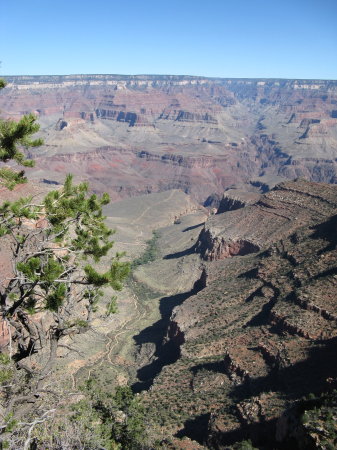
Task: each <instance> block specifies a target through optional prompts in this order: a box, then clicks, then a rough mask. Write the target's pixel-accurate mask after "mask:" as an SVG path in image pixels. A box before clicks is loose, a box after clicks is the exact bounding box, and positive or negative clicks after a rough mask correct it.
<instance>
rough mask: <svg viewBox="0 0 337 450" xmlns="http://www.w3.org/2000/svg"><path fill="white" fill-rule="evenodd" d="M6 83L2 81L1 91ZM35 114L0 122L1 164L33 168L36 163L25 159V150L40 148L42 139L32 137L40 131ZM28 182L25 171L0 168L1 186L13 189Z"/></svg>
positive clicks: (0, 82)
mask: <svg viewBox="0 0 337 450" xmlns="http://www.w3.org/2000/svg"><path fill="white" fill-rule="evenodd" d="M5 86H6V83H5V82H4V81H3V80H0V89H3V88H4V87H5ZM39 129H40V126H39V124H38V123H36V117H35V116H34V114H27V115H25V116H23V117H22V118H21V120H19V121H18V122H16V121H14V120H0V162H2V163H8V162H10V161H14V162H15V163H17V164H18V165H21V166H23V167H33V166H34V161H33V160H31V159H28V158H26V157H25V155H24V153H23V152H22V150H23V149H28V148H30V147H38V146H40V145H41V144H42V143H43V142H42V139H31V136H32V135H33V134H35V133H36V132H37V131H39ZM26 181H27V179H26V177H25V172H24V170H14V169H13V168H12V167H8V166H4V167H0V185H1V184H2V185H4V186H6V187H7V188H8V189H13V188H14V186H16V185H17V184H18V183H25V182H26Z"/></svg>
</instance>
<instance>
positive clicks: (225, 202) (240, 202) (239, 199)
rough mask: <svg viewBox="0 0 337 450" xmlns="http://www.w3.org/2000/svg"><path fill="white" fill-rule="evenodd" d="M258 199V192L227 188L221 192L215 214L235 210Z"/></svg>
mask: <svg viewBox="0 0 337 450" xmlns="http://www.w3.org/2000/svg"><path fill="white" fill-rule="evenodd" d="M259 199H260V194H257V193H254V192H246V191H240V190H238V189H229V190H228V191H226V192H225V193H224V194H223V197H222V199H221V202H220V204H219V208H218V211H217V214H221V213H224V212H227V211H235V210H236V209H240V208H244V207H245V206H248V205H253V204H254V203H256V202H257V201H258V200H259Z"/></svg>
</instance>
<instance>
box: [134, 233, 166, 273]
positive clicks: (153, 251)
mask: <svg viewBox="0 0 337 450" xmlns="http://www.w3.org/2000/svg"><path fill="white" fill-rule="evenodd" d="M159 238H160V232H159V231H156V230H155V231H153V232H152V238H151V239H149V240H148V241H146V249H145V251H144V253H143V254H142V255H141V256H140V257H139V258H136V259H135V260H134V261H133V262H132V264H131V269H132V270H134V269H136V268H137V267H138V266H141V265H143V264H147V263H149V262H152V261H154V260H155V259H156V258H157V257H158V255H159V249H158V239H159Z"/></svg>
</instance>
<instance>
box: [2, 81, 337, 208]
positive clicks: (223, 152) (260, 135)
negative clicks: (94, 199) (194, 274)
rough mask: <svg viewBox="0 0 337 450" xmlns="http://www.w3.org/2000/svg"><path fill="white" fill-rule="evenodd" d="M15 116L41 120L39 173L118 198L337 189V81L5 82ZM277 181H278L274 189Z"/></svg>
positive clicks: (6, 101) (5, 107)
mask: <svg viewBox="0 0 337 450" xmlns="http://www.w3.org/2000/svg"><path fill="white" fill-rule="evenodd" d="M7 81H8V86H7V87H6V89H4V90H2V92H1V94H0V110H1V111H2V114H3V115H5V116H7V117H14V118H16V117H18V116H20V115H22V114H24V113H26V112H30V111H32V112H34V113H35V114H37V115H38V117H39V122H40V123H41V126H42V132H41V135H42V137H43V138H44V139H45V146H44V147H43V148H42V149H39V150H37V151H36V152H34V155H32V156H34V157H38V158H37V159H38V165H37V167H36V169H34V170H33V171H31V176H34V177H35V179H36V180H38V181H40V180H44V179H47V180H51V181H54V182H61V181H62V179H63V178H64V174H65V173H67V172H68V171H69V169H71V170H72V172H74V173H75V174H76V175H77V176H78V177H79V178H83V177H85V178H86V179H88V180H89V181H90V183H91V184H92V185H93V186H94V189H95V191H97V192H102V191H103V190H108V191H109V193H110V194H111V196H112V197H113V198H114V199H120V198H124V197H126V196H132V195H135V194H137V195H138V194H143V193H148V192H158V191H163V190H169V189H172V188H178V189H182V190H183V191H184V192H186V193H189V194H192V195H193V196H194V198H196V199H197V200H198V201H199V202H200V203H203V202H204V201H205V200H206V199H207V197H209V196H212V195H214V194H218V195H220V194H222V193H223V191H224V190H225V189H228V188H229V187H231V186H236V187H238V186H242V185H248V184H249V183H250V182H252V183H253V184H254V185H255V186H260V188H261V190H263V189H265V181H264V180H266V179H268V180H269V182H268V183H267V185H270V184H273V183H272V182H271V181H272V180H278V181H279V179H280V177H283V178H290V179H293V178H297V177H305V178H307V179H309V180H312V181H319V182H329V183H336V180H337V163H336V153H337V138H336V133H335V129H336V124H337V118H336V106H335V105H336V101H337V82H336V81H321V80H276V79H275V80H262V79H261V80H257V79H254V80H249V79H220V78H219V79H215V78H214V79H208V78H202V77H189V76H151V75H149V76H147V75H144V76H118V75H69V76H40V77H39V76H35V77H34V76H21V77H8V78H7ZM274 184H275V183H274Z"/></svg>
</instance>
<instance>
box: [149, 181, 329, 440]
mask: <svg viewBox="0 0 337 450" xmlns="http://www.w3.org/2000/svg"><path fill="white" fill-rule="evenodd" d="M276 194H277V202H278V209H277V212H278V213H279V217H280V220H281V222H279V223H283V220H286V221H287V223H288V224H289V227H288V228H287V229H288V231H287V232H286V231H285V228H283V229H282V230H281V231H280V228H278V229H277V230H276V228H277V227H279V224H278V225H277V227H276V228H274V229H270V228H271V227H272V225H273V220H275V217H274V219H273V220H270V221H268V223H264V224H263V226H261V228H260V231H261V233H264V228H266V227H269V231H270V235H271V236H272V238H270V239H269V240H264V242H262V240H261V241H259V245H260V247H261V248H262V249H263V251H260V252H257V253H255V254H250V255H246V256H236V257H232V258H226V259H223V260H217V261H211V262H208V263H206V271H207V283H206V284H205V287H204V288H203V289H202V290H201V291H200V292H198V293H197V294H196V295H193V296H191V297H189V298H188V299H187V300H185V301H184V302H183V303H182V304H181V305H180V306H177V307H176V308H175V309H174V311H173V314H172V318H171V323H172V330H174V333H173V334H172V335H174V336H175V337H176V336H179V343H180V353H181V356H180V358H179V359H178V360H177V361H176V362H175V363H174V364H171V365H170V366H167V367H164V369H163V370H162V372H161V373H160V375H159V376H157V378H156V380H155V383H154V384H153V386H152V388H151V391H149V392H148V393H147V394H146V396H145V398H146V399H147V402H149V404H151V405H160V406H158V407H156V406H155V411H154V412H152V413H153V414H158V417H159V420H162V421H163V422H162V425H164V427H166V428H167V429H168V430H171V431H173V432H176V433H178V436H184V435H185V436H189V437H190V438H192V439H197V440H199V442H200V443H204V444H206V445H207V448H209V447H211V448H220V449H222V448H228V446H229V445H232V444H234V443H235V442H237V441H241V440H244V439H248V438H249V439H252V440H253V444H254V445H255V446H263V447H264V448H276V447H277V446H280V445H281V446H282V445H283V446H284V448H290V447H289V446H291V448H297V447H296V445H298V448H301V445H302V444H303V442H307V441H306V440H304V437H303V436H304V434H303V433H307V431H305V430H304V429H303V426H302V425H301V421H300V413H298V415H297V418H296V420H295V418H294V417H293V416H292V415H291V414H290V412H289V411H288V412H287V408H288V407H289V405H292V404H293V402H295V401H297V400H299V399H300V398H301V397H303V396H306V395H308V394H309V393H312V394H314V395H317V394H319V393H320V392H322V391H325V390H327V389H329V383H330V384H331V380H335V379H336V377H337V365H336V360H335V358H334V356H333V355H334V354H335V345H336V339H337V327H336V317H337V303H336V289H337V284H336V279H335V278H336V273H337V254H336V249H335V247H336V242H337V241H336V226H337V204H336V201H335V199H336V198H337V190H336V187H334V186H327V185H326V186H324V185H323V186H321V185H316V184H313V183H306V182H303V181H299V182H296V183H285V184H284V185H281V186H278V187H277V188H276V189H275V190H274V191H273V192H271V193H270V195H269V196H267V197H265V198H264V199H263V200H262V201H261V202H260V203H259V206H258V208H264V210H263V213H264V214H265V215H266V216H267V215H272V216H273V215H275V212H276V211H273V207H270V204H269V207H267V206H266V203H267V202H271V201H274V202H276V198H275V197H274V196H275V195H276ZM290 198H291V201H290ZM262 203H265V206H263V207H262ZM281 203H283V208H284V210H283V213H282V216H281V211H280V206H281ZM299 205H300V208H301V209H297V208H298V207H299ZM252 208H254V207H246V208H243V209H240V210H237V211H233V212H229V213H224V214H222V216H223V217H222V220H223V222H224V223H225V222H226V221H227V220H226V217H230V216H231V215H232V214H233V213H236V214H238V213H239V212H240V213H241V214H242V213H243V212H244V211H245V210H249V209H252ZM287 209H288V210H289V211H290V210H293V211H294V210H295V214H296V216H297V217H298V221H299V224H296V225H293V224H292V223H291V221H290V220H289V217H290V215H287V214H286V210H287ZM269 210H271V211H270V212H269ZM305 210H306V214H305V212H304V211H305ZM260 214H261V211H260ZM220 217H221V215H219V216H218V217H215V219H219V218H220ZM260 217H262V216H260ZM213 219H214V217H212V219H211V220H213ZM237 234H238V239H241V240H243V239H246V238H247V236H246V235H245V234H243V235H240V231H237ZM327 380H328V381H327ZM329 380H330V381H329ZM296 404H298V405H299V403H296ZM172 405H173V406H172ZM311 407H312V406H311ZM156 408H157V409H156ZM164 410H165V411H166V410H169V412H167V413H165V414H164V413H163V411H164ZM302 412H303V411H302ZM177 415H178V416H179V420H177ZM282 415H283V416H282ZM281 416H282V418H280V417H281ZM296 421H297V422H296ZM182 422H183V423H182ZM295 423H296V425H295ZM301 427H302V428H301ZM321 434H322V433H321ZM323 434H324V433H323ZM301 436H302V437H301ZM322 436H323V435H322ZM325 436H326V439H330V438H331V436H332V435H331V436H330V435H329V432H328V431H326V434H325ZM296 439H299V441H296ZM301 439H302V444H301V442H300V441H301ZM310 439H312V437H311V438H310ZM319 439H323V437H321V438H319ZM296 442H297V443H296ZM310 442H312V441H310ZM329 442H333V439H332V441H331V440H330V441H329ZM306 448H309V447H306ZM310 448H319V447H310Z"/></svg>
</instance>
